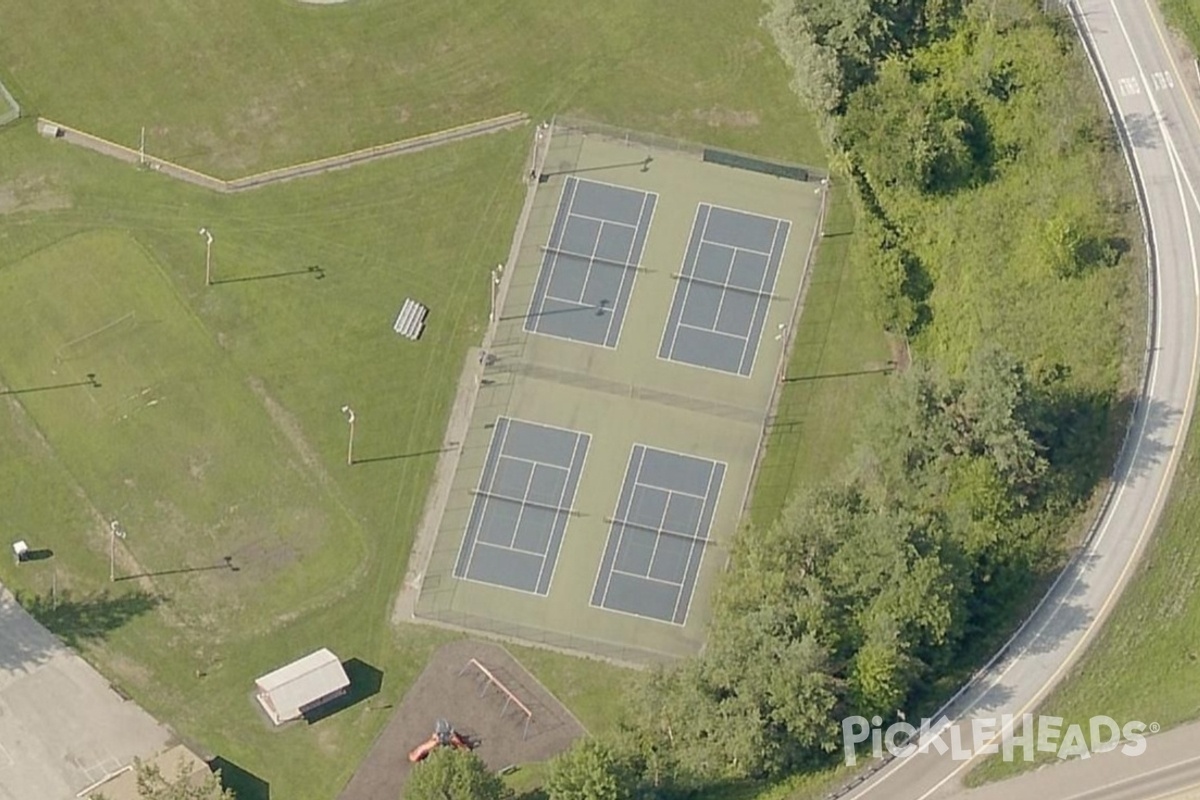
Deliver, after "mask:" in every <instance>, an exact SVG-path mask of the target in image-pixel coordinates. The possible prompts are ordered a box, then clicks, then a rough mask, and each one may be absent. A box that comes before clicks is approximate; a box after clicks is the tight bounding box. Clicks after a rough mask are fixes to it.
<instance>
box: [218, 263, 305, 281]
mask: <svg viewBox="0 0 1200 800" xmlns="http://www.w3.org/2000/svg"><path fill="white" fill-rule="evenodd" d="M294 275H312V276H314V277H315V278H316V279H317V280H323V279H324V278H325V268H324V267H321V266H317V265H315V264H314V265H313V266H311V267H305V268H304V269H292V270H288V271H286V272H270V273H267V274H266V275H247V276H245V277H243V278H222V279H220V280H216V281H213V286H217V285H219V284H223V283H245V282H246V281H265V280H270V279H271V278H289V277H292V276H294Z"/></svg>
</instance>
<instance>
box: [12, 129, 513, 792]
mask: <svg viewBox="0 0 1200 800" xmlns="http://www.w3.org/2000/svg"><path fill="white" fill-rule="evenodd" d="M17 134H23V135H17ZM525 138H526V137H525V133H515V134H505V135H500V136H497V137H493V138H487V139H481V140H475V141H472V142H469V143H464V144H461V145H459V146H456V147H454V148H452V149H450V150H445V151H431V152H429V153H425V154H420V155H414V156H410V157H407V158H404V159H398V160H395V161H391V162H386V163H382V164H379V165H376V166H373V167H371V168H369V169H359V170H352V171H347V172H342V173H338V174H335V175H331V176H328V177H325V178H322V179H320V180H318V181H312V182H297V183H292V184H286V185H284V186H281V187H278V188H277V189H268V190H264V191H262V192H257V193H253V194H250V195H245V196H240V197H237V198H219V197H213V196H210V195H208V194H205V193H203V192H201V191H199V190H195V189H193V188H191V187H188V186H185V185H181V184H178V183H175V182H172V181H169V180H166V179H164V178H162V177H161V176H157V175H154V174H151V173H138V172H136V171H134V170H131V169H129V168H128V167H126V166H124V165H120V164H117V163H113V162H109V161H107V160H105V159H102V158H100V157H97V156H94V155H92V154H89V153H86V152H82V151H78V150H74V149H71V148H66V147H62V146H60V145H59V144H56V143H52V142H46V141H45V140H41V139H39V138H38V137H36V136H35V135H34V134H33V132H32V130H31V129H29V127H28V126H26V127H25V128H24V129H18V130H17V131H15V132H14V131H12V130H9V131H6V132H4V133H3V134H0V164H3V165H4V166H3V167H2V168H0V170H3V173H2V177H0V184H3V185H4V186H6V187H12V188H11V189H9V190H8V191H7V193H6V194H5V196H6V198H7V201H8V207H7V208H6V209H5V210H6V211H7V212H8V213H6V214H4V215H0V241H2V242H4V247H3V248H0V319H2V321H0V382H2V383H3V385H4V387H5V389H4V390H0V391H9V392H19V393H17V394H6V395H4V396H0V442H3V443H4V444H3V447H0V507H2V508H3V509H4V527H5V530H6V531H10V532H12V533H13V538H18V537H19V538H25V539H27V540H28V541H29V542H30V543H31V545H32V546H33V547H35V548H37V549H49V550H51V551H53V556H52V557H51V558H49V559H46V560H43V561H38V562H34V563H31V564H27V565H25V566H23V567H21V568H19V569H18V568H16V567H15V566H13V565H12V563H11V560H9V561H5V562H4V566H3V568H2V569H0V580H2V581H3V582H4V583H5V584H6V585H7V586H9V587H11V588H13V589H14V590H16V591H18V592H19V593H21V595H22V596H23V597H24V598H25V599H26V601H27V602H37V604H38V605H40V606H41V607H42V611H43V612H44V613H43V618H45V619H47V621H48V622H50V624H51V625H52V627H53V628H54V629H55V630H56V631H58V632H60V633H61V634H62V635H63V636H64V638H66V639H67V640H68V641H69V642H71V643H72V644H74V645H76V646H77V647H79V648H80V649H81V650H82V651H83V652H84V653H85V654H86V655H87V656H88V657H89V658H90V659H92V660H93V661H94V662H96V663H97V664H98V665H99V666H100V667H101V669H102V670H103V671H104V672H105V673H106V674H107V675H108V676H109V677H110V679H112V680H113V681H114V683H116V684H117V685H118V686H120V687H121V688H122V689H123V690H124V691H126V692H128V693H129V694H131V695H132V696H133V697H135V698H136V699H137V700H138V701H139V702H140V703H142V704H144V705H145V706H146V708H147V709H148V710H150V711H151V712H152V713H154V714H155V715H156V716H158V717H160V718H161V719H163V720H164V721H166V722H168V723H169V724H171V725H172V726H173V727H174V728H175V729H176V730H178V731H179V732H180V733H181V734H183V735H184V736H186V737H187V738H188V739H189V740H191V741H194V742H196V743H198V744H199V745H200V746H201V747H202V748H204V749H206V750H208V751H210V752H213V753H216V754H219V755H221V756H222V757H225V758H227V759H229V760H230V761H232V762H234V763H236V764H238V765H239V766H240V767H242V768H244V769H247V770H249V771H250V772H252V773H254V774H256V775H259V776H260V777H262V778H263V779H265V780H267V781H268V782H269V783H270V784H271V796H272V797H288V798H300V800H303V799H304V798H329V797H332V796H334V795H335V794H336V792H337V790H338V789H339V788H340V787H341V786H342V785H343V783H344V782H345V780H346V779H347V778H348V777H349V775H350V774H351V773H352V771H353V770H354V768H355V766H356V765H357V763H358V761H359V760H360V759H361V757H362V756H363V754H364V753H365V752H366V748H367V747H368V746H369V744H370V742H371V741H372V740H373V738H374V736H375V734H376V733H377V732H378V731H379V729H380V728H381V727H382V725H383V724H384V723H385V722H386V720H387V716H388V713H387V708H388V707H389V705H390V704H392V703H395V702H396V701H398V699H399V697H400V696H401V695H402V693H403V691H404V689H405V687H406V686H407V685H408V684H409V683H410V682H411V680H412V679H413V678H415V676H416V675H417V674H418V673H419V671H420V669H421V668H422V667H423V666H424V662H425V660H426V657H427V655H428V653H429V652H430V648H431V647H432V646H434V644H436V643H437V642H438V641H440V640H443V639H444V638H445V636H444V635H443V634H437V633H434V632H432V631H429V630H427V629H423V628H417V627H412V626H408V627H405V628H404V629H403V630H401V631H399V632H394V631H393V628H392V627H391V626H390V625H389V622H388V618H389V615H390V612H391V601H392V599H393V597H394V593H395V591H396V589H397V587H398V586H399V582H400V578H401V576H402V574H403V569H404V566H405V563H406V559H407V555H408V550H409V548H410V546H411V543H412V533H413V530H414V528H415V525H416V521H417V519H418V517H419V515H420V513H421V510H422V507H423V504H424V501H425V495H426V491H427V489H428V485H429V480H430V477H431V471H432V465H433V463H434V459H435V458H436V452H437V451H438V450H439V449H440V447H441V446H442V436H443V430H444V426H445V421H446V416H447V414H448V411H449V403H450V399H451V397H452V396H453V392H454V389H455V386H456V383H457V378H458V374H459V371H460V368H461V365H462V363H463V360H464V358H465V356H466V353H467V350H468V347H469V345H470V344H471V343H472V342H475V341H477V340H478V338H479V336H480V334H481V328H480V323H481V321H482V320H483V319H485V318H486V305H487V281H488V278H489V272H488V270H489V268H490V267H491V266H492V265H494V264H495V263H496V262H497V261H499V260H501V259H503V258H504V256H505V253H506V251H507V241H508V239H509V237H510V235H511V230H512V227H513V224H514V222H515V218H516V214H517V210H518V208H519V204H520V199H521V196H522V193H523V187H522V185H521V183H520V180H519V176H520V163H521V159H522V157H523V155H524V150H525V144H526V142H525ZM14 198H15V199H14ZM202 224H204V225H207V226H208V227H210V228H211V230H212V231H213V232H214V235H215V237H216V238H215V242H214V248H213V255H214V259H213V268H214V275H215V278H216V279H217V281H218V283H217V284H216V285H214V286H212V287H207V288H206V287H205V286H204V243H203V241H202V240H201V239H200V237H199V236H198V235H197V229H198V227H199V226H200V225H202ZM310 266H318V267H320V268H321V270H322V271H323V272H322V273H314V272H310V271H309V269H308V268H309V267H310ZM317 274H323V275H324V277H323V278H319V279H318V278H317V277H316V275H317ZM406 296H412V297H415V298H418V299H419V300H420V301H421V302H423V303H426V304H427V305H428V306H429V307H430V309H431V316H430V322H429V327H428V329H427V332H426V335H425V337H424V338H423V339H422V341H421V342H419V343H415V344H414V343H412V342H409V341H407V340H404V339H402V338H401V337H399V336H397V335H396V334H395V333H393V332H392V330H391V322H392V319H393V317H394V315H395V313H396V311H397V310H398V309H399V307H400V304H401V303H402V302H403V300H404V298H405V297H406ZM88 373H94V374H95V378H96V381H97V382H99V384H100V386H99V387H93V386H90V385H83V386H64V387H62V388H48V387H53V386H57V385H60V384H66V383H72V382H78V381H86V376H87V374H88ZM30 390H40V391H30ZM345 403H349V404H351V405H353V406H354V408H355V410H356V412H357V413H358V441H357V443H356V444H357V447H356V458H358V459H361V460H362V462H363V463H356V464H355V465H354V466H353V467H349V466H347V465H346V463H345V445H346V433H347V430H346V422H345V419H344V418H343V416H342V413H341V410H340V408H341V406H342V405H343V404H345ZM112 518H117V519H120V520H121V522H122V524H123V526H124V527H125V529H126V530H127V532H128V538H127V539H126V540H125V541H124V542H120V543H118V546H117V554H118V558H117V568H118V575H119V577H128V576H136V575H144V576H145V577H138V578H134V577H130V578H129V579H127V580H121V581H119V582H117V583H115V584H110V583H109V582H108V566H109V564H108V556H109V552H108V547H109V536H108V529H107V524H108V521H109V520H110V519H112ZM226 556H230V557H231V561H230V564H231V565H232V567H236V568H237V569H236V571H234V570H233V569H230V568H229V567H227V566H226V562H225V557H226ZM210 568H211V569H210ZM147 573H149V575H147ZM52 591H54V592H56V595H57V601H58V608H57V609H53V608H51V609H47V608H46V606H50V605H51V604H52V601H51V599H50V597H51V592H52ZM37 598H40V600H37ZM320 646H329V647H331V648H332V649H333V650H334V651H335V652H337V653H338V654H339V655H340V656H341V657H342V658H343V659H350V658H356V659H359V660H361V661H362V662H364V663H366V664H368V665H370V666H372V667H374V668H375V669H377V670H379V671H380V672H382V677H383V683H382V687H381V691H380V692H379V694H378V695H375V696H374V697H371V698H368V699H366V700H364V701H363V702H361V703H359V704H358V705H355V706H354V707H352V708H350V709H349V710H346V711H343V712H342V713H340V714H337V715H335V716H332V717H330V718H328V719H326V720H324V721H323V722H321V723H319V724H318V725H315V726H313V727H312V728H311V729H310V728H306V727H303V726H302V727H299V728H293V729H290V730H285V731H282V732H275V731H273V730H271V729H270V728H269V726H267V725H266V724H265V723H264V722H263V721H262V719H261V717H260V715H259V712H258V711H256V710H255V708H254V706H253V705H252V702H251V695H250V691H251V688H252V686H253V680H254V678H255V677H257V676H258V675H261V674H263V673H265V672H266V671H268V670H270V669H273V668H274V667H276V666H279V665H281V664H283V663H286V662H287V661H289V660H291V659H293V658H295V657H297V656H299V655H303V654H304V653H306V652H308V651H311V650H312V649H315V648H317V647H320Z"/></svg>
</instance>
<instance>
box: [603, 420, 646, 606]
mask: <svg viewBox="0 0 1200 800" xmlns="http://www.w3.org/2000/svg"><path fill="white" fill-rule="evenodd" d="M639 446H641V447H642V457H641V458H640V459H639V460H638V465H637V471H636V472H634V474H633V487H634V491H636V489H637V484H638V476H639V475H641V474H642V467H643V466H645V464H646V448H645V446H644V445H636V444H635V445H634V446H633V448H634V451H635V452H636V451H637V448H638V447H639ZM629 466H632V464H630V465H628V466H626V470H628V469H629ZM626 475H628V472H626ZM622 483H623V482H622ZM632 505H633V491H630V492H629V503H628V504H627V506H626V508H625V512H626V515H628V512H629V506H632ZM620 507H621V497H620V495H618V496H617V507H616V508H614V509H613V519H614V520H615V519H618V518H619V517H620V516H621V515H620V514H618V513H617V511H618V509H620ZM608 535H609V538H611V537H612V525H611V523H610V525H609V530H608ZM624 541H625V525H621V529H620V532H619V533H618V534H617V543H616V546H615V547H614V549H613V563H612V566H610V567H609V570H608V577H607V579H606V580H605V581H604V591H603V592H602V593H601V595H600V604H601V605H604V603H605V602H606V601H607V600H608V590H609V588H611V586H612V571H613V569H614V568H615V567H616V565H617V556H619V555H620V554H621V543H622V542H624ZM607 549H608V547H607V543H606V545H605V550H607ZM601 563H602V564H603V558H602V559H601Z"/></svg>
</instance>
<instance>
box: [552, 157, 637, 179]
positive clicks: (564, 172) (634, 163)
mask: <svg viewBox="0 0 1200 800" xmlns="http://www.w3.org/2000/svg"><path fill="white" fill-rule="evenodd" d="M652 163H654V156H646V157H645V158H642V159H639V160H637V161H626V162H624V163H622V164H602V165H601V166H598V167H583V168H582V169H560V170H557V171H555V172H543V173H541V174H540V175H538V178H539V179H540V180H541V181H542V182H545V181H546V180H547V179H549V178H552V177H554V176H555V175H578V174H579V173H581V172H599V171H601V170H606V169H622V168H624V167H641V168H642V172H649V171H650V165H651V164H652Z"/></svg>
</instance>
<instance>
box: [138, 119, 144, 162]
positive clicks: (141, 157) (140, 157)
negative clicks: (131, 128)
mask: <svg viewBox="0 0 1200 800" xmlns="http://www.w3.org/2000/svg"><path fill="white" fill-rule="evenodd" d="M138 166H139V167H144V166H146V126H145V125H143V126H142V138H141V139H140V140H138Z"/></svg>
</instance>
